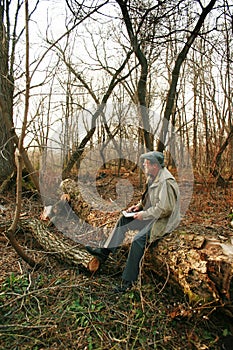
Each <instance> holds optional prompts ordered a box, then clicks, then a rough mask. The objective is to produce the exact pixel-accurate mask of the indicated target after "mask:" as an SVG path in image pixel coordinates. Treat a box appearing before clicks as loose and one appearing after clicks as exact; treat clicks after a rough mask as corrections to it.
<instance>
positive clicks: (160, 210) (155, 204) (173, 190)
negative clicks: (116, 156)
mask: <svg viewBox="0 0 233 350" xmlns="http://www.w3.org/2000/svg"><path fill="white" fill-rule="evenodd" d="M141 160H142V161H143V167H144V171H145V174H146V176H147V186H146V191H145V192H144V193H143V195H142V199H141V201H140V202H139V203H138V204H136V205H133V206H132V207H130V208H129V209H128V210H127V212H128V213H130V212H132V213H133V214H132V215H133V216H132V217H126V216H124V215H123V216H121V217H120V218H119V220H118V222H117V224H116V226H115V228H114V229H113V231H112V233H111V235H110V236H109V238H108V239H107V241H106V243H105V244H104V248H96V249H93V248H91V247H89V246H87V247H86V249H87V251H88V252H89V253H90V254H92V255H94V256H95V257H97V258H98V260H99V261H100V262H101V263H103V262H104V261H105V260H106V259H107V257H108V255H109V254H110V253H114V251H115V250H116V249H117V247H119V245H120V244H121V243H122V242H123V240H124V237H125V233H126V232H127V231H128V230H138V231H139V232H138V233H137V234H136V235H135V236H134V238H133V241H132V244H131V247H130V251H129V254H128V258H127V262H126V266H125V269H124V271H123V275H122V284H121V285H120V286H119V287H117V288H116V292H125V291H126V290H128V289H130V288H131V286H132V285H133V283H134V282H135V281H136V280H137V278H138V274H139V269H140V262H141V259H142V257H143V254H144V251H145V247H146V243H147V241H149V242H153V241H156V240H158V239H160V238H161V237H163V236H164V235H165V234H167V233H169V232H171V231H172V230H173V229H175V228H176V227H177V226H178V224H179V221H180V194H179V188H178V185H177V182H176V180H175V178H174V177H173V176H172V174H171V173H170V172H169V171H168V170H167V168H165V167H164V156H163V154H162V153H161V152H157V151H151V152H148V153H145V154H143V155H142V156H141Z"/></svg>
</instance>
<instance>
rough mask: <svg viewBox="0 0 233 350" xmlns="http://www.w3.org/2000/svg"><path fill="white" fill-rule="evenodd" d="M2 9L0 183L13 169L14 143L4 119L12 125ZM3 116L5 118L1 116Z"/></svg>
mask: <svg viewBox="0 0 233 350" xmlns="http://www.w3.org/2000/svg"><path fill="white" fill-rule="evenodd" d="M3 18H4V9H3V6H2V5H0V103H1V106H2V108H1V109H0V150H1V152H0V169H1V172H0V183H1V182H2V181H4V180H5V179H6V178H7V177H8V176H9V175H10V174H11V173H12V172H13V171H14V169H15V162H14V142H13V140H12V138H11V134H10V131H9V129H8V128H7V126H6V124H5V122H4V119H5V118H9V119H10V121H11V124H12V115H13V112H12V110H13V91H14V81H13V78H12V77H11V76H10V74H9V71H8V61H9V52H8V47H9V43H8V38H7V36H6V32H5V26H4V23H3ZM3 114H5V116H4V115H3Z"/></svg>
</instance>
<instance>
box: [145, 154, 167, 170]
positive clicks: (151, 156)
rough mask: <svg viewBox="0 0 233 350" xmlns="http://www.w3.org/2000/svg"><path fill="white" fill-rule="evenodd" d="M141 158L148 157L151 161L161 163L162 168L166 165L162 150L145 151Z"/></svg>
mask: <svg viewBox="0 0 233 350" xmlns="http://www.w3.org/2000/svg"><path fill="white" fill-rule="evenodd" d="M140 159H141V160H143V159H148V160H149V161H150V162H151V163H159V165H160V166H161V167H162V168H163V167H164V155H163V153H161V152H158V151H151V152H148V153H144V154H142V155H141V157H140Z"/></svg>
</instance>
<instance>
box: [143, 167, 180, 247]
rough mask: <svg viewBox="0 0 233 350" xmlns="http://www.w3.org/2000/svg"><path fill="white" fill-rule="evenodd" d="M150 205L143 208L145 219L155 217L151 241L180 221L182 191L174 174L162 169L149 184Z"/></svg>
mask: <svg viewBox="0 0 233 350" xmlns="http://www.w3.org/2000/svg"><path fill="white" fill-rule="evenodd" d="M148 196H149V201H150V207H149V208H147V207H145V208H143V211H142V215H143V220H148V219H153V220H154V223H153V225H152V228H151V235H150V241H151V242H153V241H155V240H157V239H159V238H161V237H162V236H164V235H165V234H166V233H168V232H171V231H172V230H174V229H175V228H176V227H177V226H178V225H179V222H180V192H179V187H178V184H177V182H176V180H175V178H174V177H173V175H172V174H171V173H170V172H169V171H168V170H167V169H166V168H162V169H160V171H159V173H158V175H157V176H156V178H155V180H154V181H153V183H152V184H151V185H150V186H149V189H148Z"/></svg>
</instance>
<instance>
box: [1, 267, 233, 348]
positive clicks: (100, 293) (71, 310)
mask: <svg viewBox="0 0 233 350" xmlns="http://www.w3.org/2000/svg"><path fill="white" fill-rule="evenodd" d="M117 282H119V277H118V276H112V275H111V274H106V273H98V274H97V275H95V276H90V275H88V274H87V273H86V274H85V273H83V272H82V271H78V270H77V269H68V268H67V269H66V268H64V267H63V268H61V267H59V268H57V266H56V264H55V263H54V266H50V267H47V269H41V270H40V271H36V272H35V271H31V272H24V273H21V274H18V275H16V274H11V275H9V276H8V277H7V278H6V279H5V280H4V281H3V283H2V286H1V294H0V319H1V324H0V349H2V350H3V349H4V350H7V349H10V350H14V349H15V350H16V349H20V350H27V349H33V350H37V349H53V350H56V349H64V350H65V349H82V350H85V349H87V350H91V349H103V350H105V349H106V350H110V349H111V350H113V349H126V350H127V349H135V350H136V349H141V350H142V349H159V350H172V349H174V350H179V349H198V350H201V349H208V350H210V349H213V350H215V349H219V346H218V339H219V337H221V336H223V335H227V334H228V333H229V332H230V331H229V329H228V327H227V326H226V325H224V324H218V323H216V322H215V321H214V320H213V319H211V318H209V317H202V316H199V315H198V314H197V313H196V314H195V310H191V309H192V308H191V306H190V305H189V304H188V303H187V301H186V300H185V298H184V297H182V296H181V295H174V293H173V292H172V291H171V290H167V289H166V288H165V289H163V290H161V284H160V283H159V282H158V283H157V284H155V283H154V281H153V283H152V281H149V277H148V276H147V277H146V278H145V280H144V281H143V283H141V285H140V284H138V285H137V286H134V287H133V289H132V290H131V291H128V292H127V293H125V294H115V293H114V291H113V287H114V285H115V284H116V283H117ZM175 310H176V311H175ZM177 310H179V311H180V312H177ZM181 310H183V312H181ZM190 310H191V311H192V312H191V311H190Z"/></svg>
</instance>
